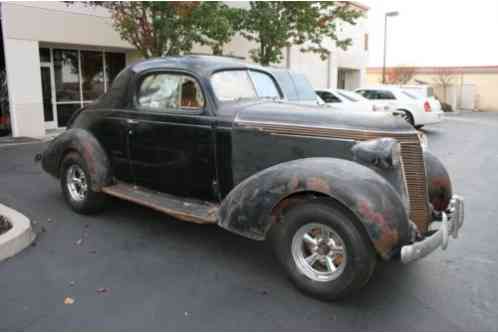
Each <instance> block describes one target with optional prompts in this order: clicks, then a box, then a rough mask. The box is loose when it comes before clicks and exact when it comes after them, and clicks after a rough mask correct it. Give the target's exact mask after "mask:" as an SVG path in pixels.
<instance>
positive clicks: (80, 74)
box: [39, 47, 126, 127]
mask: <svg viewBox="0 0 498 333" xmlns="http://www.w3.org/2000/svg"><path fill="white" fill-rule="evenodd" d="M39 52H40V63H42V66H45V67H43V70H44V71H45V72H46V74H47V75H46V80H42V89H44V91H47V93H46V95H47V98H46V100H47V101H46V102H45V101H44V107H45V106H46V108H47V110H46V111H45V113H46V115H47V117H46V119H45V120H46V121H48V120H47V119H49V118H50V117H49V115H50V108H52V107H53V108H55V109H54V110H55V111H56V114H57V122H56V124H57V126H59V127H63V126H66V124H67V121H68V120H69V118H71V116H72V114H73V113H74V112H75V111H76V110H78V109H79V108H80V107H82V106H86V105H90V104H91V103H92V102H93V101H95V100H96V99H97V98H98V97H100V96H101V95H103V94H104V93H105V91H106V89H108V88H109V87H110V85H111V83H112V81H113V80H114V79H115V78H116V76H117V75H118V73H119V72H120V71H121V70H122V69H123V68H124V67H125V66H126V56H125V54H124V53H118V52H103V51H88V50H73V49H51V48H46V47H42V48H40V51H39ZM51 53H52V56H51ZM51 68H53V70H51ZM50 72H52V74H51V73H50ZM51 77H53V81H52V80H51ZM52 82H53V84H52ZM50 92H52V94H50ZM51 96H54V97H55V105H53V106H52V104H51Z"/></svg>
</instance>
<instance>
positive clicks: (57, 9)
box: [0, 2, 368, 137]
mask: <svg viewBox="0 0 498 333" xmlns="http://www.w3.org/2000/svg"><path fill="white" fill-rule="evenodd" d="M352 4H353V5H354V6H356V8H357V9H358V10H361V11H363V12H364V13H365V14H366V12H367V11H368V8H367V7H365V6H362V5H360V4H358V3H355V2H352ZM233 5H234V6H235V5H237V6H240V4H233ZM0 8H1V30H2V31H1V32H2V33H1V36H2V40H3V47H2V51H3V57H4V60H5V62H4V64H2V63H1V62H0V67H2V66H3V68H0V70H4V71H5V73H6V78H7V86H8V100H9V111H10V112H9V113H10V115H9V118H10V127H11V129H12V135H13V136H15V137H21V136H26V137H43V136H44V135H45V134H46V131H47V130H51V129H56V128H64V126H65V124H66V122H67V121H68V119H69V118H70V116H71V114H72V113H73V112H74V111H75V110H77V109H78V108H80V107H82V106H84V105H86V104H88V103H91V102H92V101H94V100H95V99H96V98H97V97H98V96H100V95H101V94H103V93H105V92H106V91H107V89H109V86H110V85H111V83H112V80H113V79H114V77H115V76H116V75H117V73H119V71H120V70H121V69H123V68H124V67H125V66H126V65H127V64H130V63H132V62H134V61H138V60H139V59H140V56H139V54H138V52H137V51H136V50H135V49H134V48H133V47H132V46H131V45H130V44H128V43H127V42H126V41H123V40H121V38H120V36H119V34H118V33H117V32H116V31H115V30H114V29H113V27H112V22H111V19H110V14H109V12H108V11H107V10H105V9H103V8H98V7H97V8H96V7H89V6H85V5H81V4H78V3H75V4H71V5H67V4H65V3H62V2H3V3H1V7H0ZM342 36H347V37H350V38H352V40H353V45H352V46H351V47H350V48H349V49H348V50H347V51H343V50H338V49H337V48H335V46H333V45H332V42H331V43H330V45H329V49H330V50H332V56H331V57H330V58H329V59H328V60H325V61H322V60H321V59H320V58H319V56H317V55H313V54H308V53H307V54H303V53H301V52H300V51H299V49H298V48H289V49H288V50H286V52H285V59H284V61H283V62H282V63H281V64H278V66H280V67H287V68H290V69H292V70H294V71H297V72H302V73H304V74H306V76H308V78H309V79H310V81H311V82H312V84H313V85H314V86H315V88H324V87H332V88H335V87H341V88H349V89H353V88H356V87H359V86H360V85H362V83H363V82H364V81H365V80H366V65H367V60H368V49H367V45H368V35H367V32H366V15H365V17H364V18H361V19H360V20H359V21H358V24H357V25H355V26H350V25H345V26H344V27H341V37H342ZM254 47H255V45H254V44H252V43H250V42H248V41H247V40H245V39H243V38H242V37H240V36H236V37H235V38H234V39H233V40H232V42H231V43H229V45H227V47H226V48H225V50H224V51H225V53H226V54H228V55H233V56H238V57H241V58H243V59H246V60H247V61H250V59H249V56H248V54H249V50H250V49H252V48H254ZM193 53H209V50H208V49H206V48H203V47H200V46H196V47H195V48H194V50H193Z"/></svg>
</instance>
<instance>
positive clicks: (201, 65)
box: [130, 55, 268, 75]
mask: <svg viewBox="0 0 498 333" xmlns="http://www.w3.org/2000/svg"><path fill="white" fill-rule="evenodd" d="M159 68H165V69H166V68H175V69H182V70H186V71H190V72H194V73H197V74H200V75H210V74H211V73H213V72H215V71H218V70H222V69H229V68H231V69H232V68H241V69H256V70H262V71H266V72H268V70H267V69H265V68H264V67H261V66H258V65H252V64H249V63H247V62H244V61H242V60H240V59H236V58H233V57H223V56H212V55H184V56H167V57H160V58H153V59H147V60H143V61H140V62H137V63H135V64H133V65H131V66H130V69H131V70H132V71H134V72H136V73H139V72H142V71H145V70H148V69H159Z"/></svg>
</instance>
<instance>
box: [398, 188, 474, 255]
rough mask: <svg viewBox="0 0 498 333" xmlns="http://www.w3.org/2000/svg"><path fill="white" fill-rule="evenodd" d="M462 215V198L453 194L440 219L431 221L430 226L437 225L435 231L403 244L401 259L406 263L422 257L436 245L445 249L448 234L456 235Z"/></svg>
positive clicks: (433, 249) (460, 225) (435, 247)
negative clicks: (420, 239)
mask: <svg viewBox="0 0 498 333" xmlns="http://www.w3.org/2000/svg"><path fill="white" fill-rule="evenodd" d="M463 217H464V204H463V198H462V197H459V196H457V195H454V196H453V197H452V198H451V201H450V204H449V207H448V210H447V211H446V213H442V219H441V221H434V222H432V223H431V227H432V226H434V225H439V228H437V231H436V232H434V233H433V234H432V235H430V236H428V237H426V238H425V239H424V240H422V241H419V242H415V243H413V244H410V245H405V246H403V247H402V248H401V261H402V262H403V263H404V264H406V263H409V262H411V261H414V260H417V259H420V258H423V257H425V256H426V255H428V254H429V253H431V252H433V251H435V250H436V249H437V248H438V247H441V248H442V249H443V250H445V249H446V247H447V246H448V239H449V236H450V235H451V236H452V237H453V238H457V237H458V230H460V228H461V227H462V225H463Z"/></svg>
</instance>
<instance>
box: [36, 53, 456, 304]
mask: <svg viewBox="0 0 498 333" xmlns="http://www.w3.org/2000/svg"><path fill="white" fill-rule="evenodd" d="M282 97H283V93H282V88H281V85H279V82H278V80H276V79H275V77H274V76H273V75H272V74H270V72H268V71H267V70H266V69H264V68H262V67H258V66H253V65H249V64H246V63H243V62H240V61H237V60H234V59H230V58H223V57H209V56H184V57H167V58H160V59H155V60H147V61H143V62H140V63H137V64H134V65H130V66H128V67H127V68H126V69H124V70H123V71H122V72H121V73H120V74H119V76H118V77H117V78H116V80H115V81H114V83H113V85H112V88H111V89H110V91H109V92H108V93H107V94H106V95H104V96H102V97H101V98H100V99H99V100H98V101H97V102H96V103H94V104H93V105H90V106H87V107H85V108H83V109H81V110H79V111H78V112H77V113H76V114H75V115H74V116H73V117H72V119H71V120H70V121H69V124H68V127H67V130H66V131H65V132H64V133H62V134H61V135H59V136H58V137H57V138H55V139H54V140H53V141H51V142H50V143H49V145H48V147H47V148H46V150H45V151H44V152H43V153H42V154H41V155H39V156H38V158H39V159H41V161H42V166H43V169H44V170H45V171H46V172H48V173H49V174H51V175H53V176H54V177H56V178H58V179H60V184H61V188H62V191H63V192H64V195H65V198H66V200H67V202H68V204H69V206H70V207H71V208H72V209H73V210H75V211H76V212H78V213H85V214H86V213H94V212H96V211H98V210H99V209H101V208H102V207H103V206H104V204H105V202H106V198H107V197H108V196H115V197H118V198H122V199H125V200H129V201H132V202H135V203H138V204H140V205H144V206H148V207H150V208H152V209H156V210H159V211H161V212H164V213H166V214H169V215H172V216H174V217H176V218H178V219H180V220H184V221H188V222H194V223H212V224H217V225H218V226H220V227H222V228H225V229H227V230H229V231H231V232H234V233H237V234H239V235H241V236H243V237H248V238H251V239H255V240H265V239H268V240H270V241H271V242H272V244H273V246H274V250H275V253H276V257H277V258H278V260H279V261H280V263H281V264H282V266H283V267H284V269H285V270H286V272H287V273H288V274H289V276H290V277H291V279H292V280H293V281H294V283H295V284H296V285H297V286H298V287H299V288H300V289H301V290H303V291H305V292H307V293H309V294H312V295H314V296H316V297H319V298H323V299H329V300H331V299H337V298H339V297H343V296H344V295H347V294H349V293H350V292H352V291H354V290H357V289H359V288H360V287H362V286H363V285H364V284H365V283H366V282H367V281H368V280H369V278H370V276H371V274H372V272H373V270H374V267H375V264H376V262H377V260H378V258H380V259H381V260H391V259H399V260H401V261H403V262H405V263H406V262H410V261H412V260H415V259H418V258H421V257H423V256H425V255H427V254H429V253H430V252H432V251H434V250H436V249H437V248H438V247H442V248H443V249H444V248H446V246H447V244H448V238H449V236H453V237H454V238H456V237H457V234H458V230H459V229H460V227H461V226H462V223H463V200H462V199H461V198H460V197H458V196H455V195H453V194H452V188H451V182H450V178H449V176H448V173H447V171H446V169H445V168H444V166H443V165H442V163H441V162H440V161H439V160H438V159H437V158H436V157H435V156H434V155H432V154H431V153H430V152H429V151H427V150H425V149H423V148H422V147H421V145H420V142H419V137H418V136H417V132H416V131H415V130H414V129H413V128H412V127H411V126H410V125H409V124H408V123H406V121H404V120H403V119H402V118H401V117H399V116H396V115H392V114H386V113H357V112H354V113H348V112H344V111H337V110H332V109H330V108H320V107H313V106H306V105H299V104H296V103H288V102H285V101H284V100H283V99H282ZM235 250H236V249H234V251H235Z"/></svg>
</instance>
